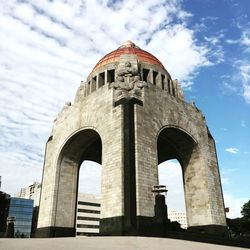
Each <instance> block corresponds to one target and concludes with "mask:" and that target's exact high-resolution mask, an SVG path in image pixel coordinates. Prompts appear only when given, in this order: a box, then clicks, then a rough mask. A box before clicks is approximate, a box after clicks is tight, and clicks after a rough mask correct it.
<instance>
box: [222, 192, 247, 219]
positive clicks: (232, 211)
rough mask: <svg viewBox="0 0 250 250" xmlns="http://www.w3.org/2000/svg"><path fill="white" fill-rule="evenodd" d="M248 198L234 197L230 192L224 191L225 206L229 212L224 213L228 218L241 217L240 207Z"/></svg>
mask: <svg viewBox="0 0 250 250" xmlns="http://www.w3.org/2000/svg"><path fill="white" fill-rule="evenodd" d="M248 200H249V197H245V198H235V197H233V196H232V194H229V193H227V192H224V202H225V207H229V213H227V214H226V216H227V217H228V218H237V217H242V215H241V213H240V212H241V208H242V206H243V204H244V203H246V202H247V201H248Z"/></svg>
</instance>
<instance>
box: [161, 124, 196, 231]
mask: <svg viewBox="0 0 250 250" xmlns="http://www.w3.org/2000/svg"><path fill="white" fill-rule="evenodd" d="M197 148H198V147H197V143H196V142H195V141H194V139H193V138H192V137H191V136H190V135H189V134H188V133H186V132H185V131H183V130H181V129H179V128H175V127H166V128H164V129H163V130H161V131H160V133H159V135H158V139H157V153H158V181H159V184H160V185H166V187H167V189H168V190H169V192H168V196H167V197H169V198H167V202H166V204H167V206H168V217H169V219H170V218H171V219H172V220H174V217H175V216H176V217H182V219H181V220H182V221H183V217H184V216H185V213H186V217H187V222H186V223H184V221H183V223H182V225H181V227H182V228H185V229H186V228H187V226H188V224H189V218H188V217H189V214H190V213H191V210H192V208H191V202H190V195H191V196H192V194H193V190H194V188H193V186H194V184H193V183H192V182H190V181H189V180H190V177H191V176H192V173H193V168H192V166H194V165H195V163H194V162H195V159H197ZM170 182H171V183H170ZM171 192H173V193H171ZM169 199H170V200H169ZM168 200H169V204H168ZM169 205H170V206H169ZM177 209H178V210H179V211H175V212H176V213H174V212H172V210H177ZM176 221H177V218H176ZM180 224H181V223H180Z"/></svg>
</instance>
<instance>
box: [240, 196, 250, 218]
mask: <svg viewBox="0 0 250 250" xmlns="http://www.w3.org/2000/svg"><path fill="white" fill-rule="evenodd" d="M241 214H242V215H243V218H244V219H247V220H250V200H249V201H248V202H246V203H245V204H244V205H243V207H242V210H241Z"/></svg>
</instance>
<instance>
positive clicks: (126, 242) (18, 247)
mask: <svg viewBox="0 0 250 250" xmlns="http://www.w3.org/2000/svg"><path fill="white" fill-rule="evenodd" d="M12 249H15V250H50V249H53V250H78V249H81V250H106V249H107V250H111V249H114V250H130V249H136V250H158V249H159V250H164V249H168V250H180V249H185V250H196V249H197V250H210V249H211V250H223V249H227V250H237V249H246V248H239V247H229V246H221V245H214V244H207V243H198V242H192V241H185V240H175V239H163V238H149V237H77V238H54V239H0V250H12Z"/></svg>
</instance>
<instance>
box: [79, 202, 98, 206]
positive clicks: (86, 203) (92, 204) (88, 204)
mask: <svg viewBox="0 0 250 250" xmlns="http://www.w3.org/2000/svg"><path fill="white" fill-rule="evenodd" d="M78 205H86V206H94V207H100V206H101V204H99V203H94V202H86V201H78Z"/></svg>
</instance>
